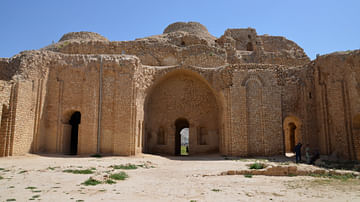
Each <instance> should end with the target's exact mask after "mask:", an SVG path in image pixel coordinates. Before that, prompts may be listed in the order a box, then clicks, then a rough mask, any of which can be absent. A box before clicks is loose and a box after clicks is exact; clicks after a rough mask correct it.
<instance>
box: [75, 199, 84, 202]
mask: <svg viewBox="0 0 360 202" xmlns="http://www.w3.org/2000/svg"><path fill="white" fill-rule="evenodd" d="M76 202H84V200H81V199H79V200H76Z"/></svg>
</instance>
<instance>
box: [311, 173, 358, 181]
mask: <svg viewBox="0 0 360 202" xmlns="http://www.w3.org/2000/svg"><path fill="white" fill-rule="evenodd" d="M309 176H312V177H323V178H330V179H337V180H342V181H346V180H349V179H356V178H357V176H355V175H354V174H352V173H346V174H344V175H337V174H332V173H324V174H309Z"/></svg>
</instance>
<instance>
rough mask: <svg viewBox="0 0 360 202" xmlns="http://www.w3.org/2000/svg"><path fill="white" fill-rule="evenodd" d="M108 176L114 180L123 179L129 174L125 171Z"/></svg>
mask: <svg viewBox="0 0 360 202" xmlns="http://www.w3.org/2000/svg"><path fill="white" fill-rule="evenodd" d="M109 177H110V178H111V179H114V180H125V179H126V178H128V177H129V176H128V175H127V174H126V173H125V172H120V173H115V174H111V175H110V176H109Z"/></svg>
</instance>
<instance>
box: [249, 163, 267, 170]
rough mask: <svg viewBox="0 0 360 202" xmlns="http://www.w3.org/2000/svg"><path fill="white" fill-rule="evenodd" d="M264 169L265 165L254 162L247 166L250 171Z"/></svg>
mask: <svg viewBox="0 0 360 202" xmlns="http://www.w3.org/2000/svg"><path fill="white" fill-rule="evenodd" d="M265 167H266V166H265V164H263V163H259V162H255V163H252V164H250V165H249V168H250V169H263V168H265Z"/></svg>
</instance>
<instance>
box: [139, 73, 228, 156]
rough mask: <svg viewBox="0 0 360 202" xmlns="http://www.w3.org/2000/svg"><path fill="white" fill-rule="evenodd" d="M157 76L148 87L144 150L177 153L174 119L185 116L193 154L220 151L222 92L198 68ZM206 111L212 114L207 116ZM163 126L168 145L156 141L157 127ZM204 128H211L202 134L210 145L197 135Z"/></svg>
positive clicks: (147, 151)
mask: <svg viewBox="0 0 360 202" xmlns="http://www.w3.org/2000/svg"><path fill="white" fill-rule="evenodd" d="M156 77H157V79H156V80H155V81H154V82H153V84H152V85H151V86H149V87H148V88H147V89H146V90H145V98H144V105H143V110H144V123H145V124H144V126H145V133H144V136H143V141H142V142H143V152H144V153H156V154H166V155H176V154H177V153H176V151H177V149H175V145H177V144H175V142H176V139H175V134H176V132H177V131H176V124H174V123H175V121H176V120H177V119H179V118H181V117H186V120H187V122H188V126H189V134H191V135H189V137H191V138H192V139H190V140H189V142H190V147H191V148H193V150H192V152H193V154H197V153H205V154H207V153H218V152H219V150H220V149H219V147H220V146H221V142H220V140H221V138H220V137H221V135H222V134H221V130H220V128H221V122H222V116H221V114H222V110H223V103H224V98H223V95H222V94H221V93H220V92H217V91H216V90H215V89H214V88H213V87H212V86H211V84H210V83H209V82H208V80H207V79H205V78H204V77H203V76H202V75H200V74H199V73H198V72H196V70H195V71H194V70H192V69H185V68H176V69H173V70H170V71H164V72H162V73H160V75H159V76H156ZM210 105H211V107H209V106H210ZM160 108H161V109H160ZM204 108H207V110H204ZM191 109H193V110H191ZM196 111H198V112H199V113H196ZM207 113H209V114H210V115H209V116H208V118H204V115H206V114H207ZM159 114H161V115H159ZM160 126H161V127H163V128H164V130H163V131H164V133H165V135H164V137H165V138H166V140H165V141H164V142H166V143H167V144H166V145H156V141H155V140H156V136H157V134H156V131H159V130H158V127H160ZM201 128H207V129H208V130H203V131H208V132H207V133H206V134H203V135H204V136H205V137H207V138H208V139H209V145H201V146H200V145H198V142H197V136H198V135H200V129H201ZM214 137H215V138H214ZM200 147H202V148H200Z"/></svg>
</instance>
